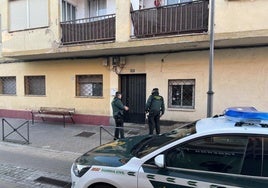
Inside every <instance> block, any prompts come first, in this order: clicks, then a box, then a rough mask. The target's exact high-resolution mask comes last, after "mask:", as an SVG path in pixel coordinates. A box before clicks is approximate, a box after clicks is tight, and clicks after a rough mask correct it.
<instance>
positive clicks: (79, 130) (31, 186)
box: [0, 118, 181, 188]
mask: <svg viewBox="0 0 268 188" xmlns="http://www.w3.org/2000/svg"><path fill="white" fill-rule="evenodd" d="M1 119H2V118H0V120H1ZM1 124H2V126H1V128H0V134H1V135H2V139H3V138H5V139H8V140H10V141H12V142H13V143H10V141H8V142H6V141H3V140H2V139H1V141H0V147H1V150H2V151H19V152H20V153H32V154H33V155H37V156H38V155H42V156H44V157H46V156H47V157H48V158H49V157H53V159H55V160H57V159H62V158H64V159H65V160H67V161H70V164H71V163H72V162H73V161H74V160H75V159H76V158H77V157H79V156H80V155H82V154H83V153H85V152H86V151H88V150H90V149H93V148H94V147H97V146H99V145H100V144H104V143H107V142H110V141H112V140H113V133H114V126H104V127H102V126H99V125H98V126H96V125H81V124H66V127H65V128H64V127H63V125H62V123H60V122H59V123H55V122H54V123H53V122H36V123H35V124H34V125H32V124H31V122H30V121H29V122H28V121H26V120H23V119H12V118H4V121H3V120H2V121H1ZM179 125H181V124H177V125H176V124H175V125H172V126H161V132H162V133H163V132H166V131H169V130H171V129H174V128H175V127H177V126H179ZM28 128H29V130H28ZM28 132H29V135H28ZM142 134H148V126H147V125H145V124H132V123H125V136H126V137H128V136H135V135H142ZM28 136H29V144H22V142H25V139H26V140H27V139H28ZM66 173H67V174H68V175H67V174H66ZM66 173H51V172H45V171H39V170H37V169H31V168H29V167H27V168H21V167H19V166H16V165H15V164H2V163H0V187H1V188H2V187H3V188H21V187H27V188H36V187H42V188H56V187H57V186H51V185H48V184H42V183H38V182H36V181H35V180H36V179H37V178H38V177H48V178H55V179H57V180H62V181H64V182H70V175H69V171H68V172H66ZM64 174H65V175H64ZM64 187H65V186H64ZM67 187H70V185H69V184H68V186H67Z"/></svg>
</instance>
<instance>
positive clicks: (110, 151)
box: [75, 135, 151, 167]
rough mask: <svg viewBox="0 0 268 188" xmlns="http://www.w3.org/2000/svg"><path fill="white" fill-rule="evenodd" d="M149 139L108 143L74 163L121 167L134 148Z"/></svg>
mask: <svg viewBox="0 0 268 188" xmlns="http://www.w3.org/2000/svg"><path fill="white" fill-rule="evenodd" d="M150 137H151V136H149V135H142V136H134V137H128V138H124V139H119V140H116V141H113V142H109V143H107V144H104V145H101V146H99V147H96V148H95V149H93V150H90V151H88V152H86V153H85V154H83V155H82V156H81V157H79V158H78V159H76V161H75V163H77V164H79V165H86V166H92V165H99V166H111V167H118V166H122V165H124V164H125V163H127V162H128V161H129V160H130V159H131V158H132V157H133V150H134V148H135V146H136V145H137V144H139V143H141V142H142V141H143V140H147V139H148V138H150Z"/></svg>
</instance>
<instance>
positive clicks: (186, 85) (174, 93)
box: [168, 79, 195, 109]
mask: <svg viewBox="0 0 268 188" xmlns="http://www.w3.org/2000/svg"><path fill="white" fill-rule="evenodd" d="M194 105H195V80H194V79H190V80H188V79H178V80H169V81H168V107H169V108H180V109H194Z"/></svg>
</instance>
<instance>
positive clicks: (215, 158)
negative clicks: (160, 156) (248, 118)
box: [166, 135, 248, 174]
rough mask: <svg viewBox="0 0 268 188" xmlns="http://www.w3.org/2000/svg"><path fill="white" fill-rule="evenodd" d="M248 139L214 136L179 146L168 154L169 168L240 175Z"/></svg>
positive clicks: (167, 163) (167, 162)
mask: <svg viewBox="0 0 268 188" xmlns="http://www.w3.org/2000/svg"><path fill="white" fill-rule="evenodd" d="M247 141H248V138H247V137H243V136H227V135H226V136H212V137H205V138H202V139H198V140H195V141H192V142H189V143H187V144H184V145H182V146H177V147H175V148H173V149H171V150H170V151H168V152H167V154H166V165H167V167H175V168H186V169H194V170H202V171H211V172H222V173H233V174H240V171H241V166H242V163H243V157H244V152H245V148H246V146H247Z"/></svg>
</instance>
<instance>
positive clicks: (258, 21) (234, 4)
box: [215, 0, 268, 33]
mask: <svg viewBox="0 0 268 188" xmlns="http://www.w3.org/2000/svg"><path fill="white" fill-rule="evenodd" d="M267 12H268V1H267V0H215V33H226V32H243V31H254V30H263V29H268V24H267V19H268V14H267Z"/></svg>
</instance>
